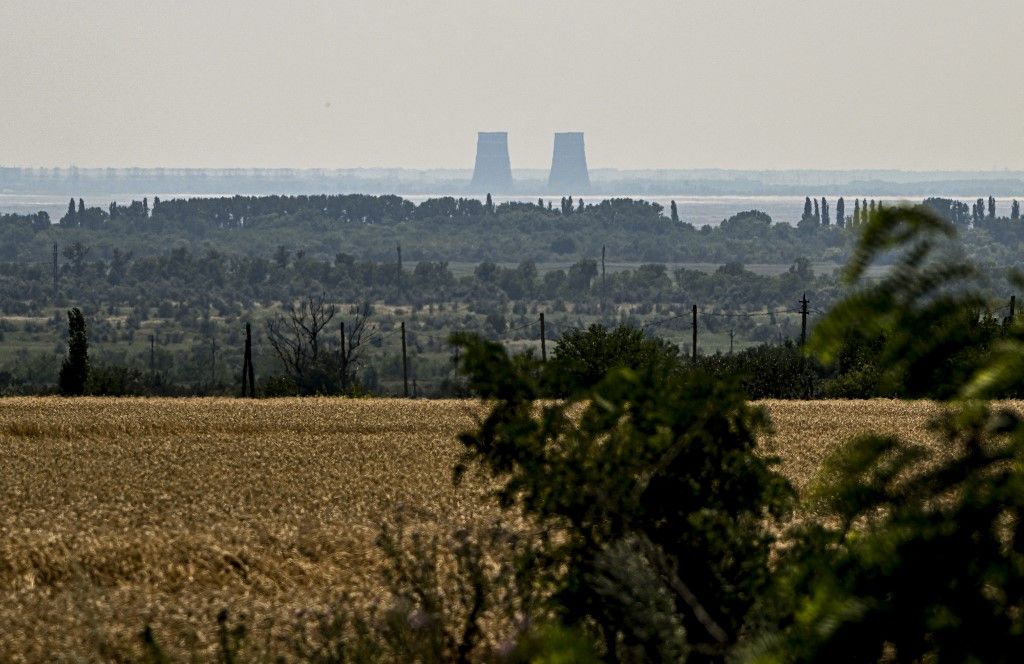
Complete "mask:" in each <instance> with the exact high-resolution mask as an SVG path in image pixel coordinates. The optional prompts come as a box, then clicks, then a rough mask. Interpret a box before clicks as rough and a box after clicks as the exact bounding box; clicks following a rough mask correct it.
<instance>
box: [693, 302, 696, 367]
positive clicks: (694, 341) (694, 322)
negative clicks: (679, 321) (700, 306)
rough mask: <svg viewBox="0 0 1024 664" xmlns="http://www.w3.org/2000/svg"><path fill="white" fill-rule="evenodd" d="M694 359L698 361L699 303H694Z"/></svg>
mask: <svg viewBox="0 0 1024 664" xmlns="http://www.w3.org/2000/svg"><path fill="white" fill-rule="evenodd" d="M693 361H694V362H696V361H697V305H696V304H695V305H693Z"/></svg>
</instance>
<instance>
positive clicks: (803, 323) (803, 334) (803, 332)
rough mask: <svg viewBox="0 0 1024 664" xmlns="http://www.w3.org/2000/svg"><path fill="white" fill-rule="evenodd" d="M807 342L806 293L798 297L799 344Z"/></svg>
mask: <svg viewBox="0 0 1024 664" xmlns="http://www.w3.org/2000/svg"><path fill="white" fill-rule="evenodd" d="M805 343H807V293H804V296H803V298H801V299H800V345H801V346H803V345H804V344H805Z"/></svg>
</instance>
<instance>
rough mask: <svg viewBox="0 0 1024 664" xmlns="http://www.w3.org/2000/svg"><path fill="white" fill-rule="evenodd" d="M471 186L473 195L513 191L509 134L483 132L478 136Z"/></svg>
mask: <svg viewBox="0 0 1024 664" xmlns="http://www.w3.org/2000/svg"><path fill="white" fill-rule="evenodd" d="M469 186H470V189H471V190H472V193H478V194H487V193H492V194H493V193H507V192H510V191H512V164H511V162H510V161H509V158H508V133H507V132H504V131H481V132H479V133H478V134H477V135H476V165H475V166H474V167H473V181H472V183H470V185H469Z"/></svg>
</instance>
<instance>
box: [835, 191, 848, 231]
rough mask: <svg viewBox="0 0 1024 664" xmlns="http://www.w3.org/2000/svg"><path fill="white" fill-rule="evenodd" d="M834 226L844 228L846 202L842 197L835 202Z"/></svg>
mask: <svg viewBox="0 0 1024 664" xmlns="http://www.w3.org/2000/svg"><path fill="white" fill-rule="evenodd" d="M836 226H838V227H839V228H843V227H844V226H846V201H844V200H843V197H842V196H840V197H839V200H838V201H836Z"/></svg>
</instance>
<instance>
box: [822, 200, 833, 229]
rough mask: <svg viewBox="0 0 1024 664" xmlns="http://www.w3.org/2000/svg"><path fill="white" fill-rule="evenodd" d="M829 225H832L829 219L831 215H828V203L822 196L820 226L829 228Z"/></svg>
mask: <svg viewBox="0 0 1024 664" xmlns="http://www.w3.org/2000/svg"><path fill="white" fill-rule="evenodd" d="M831 223H832V218H831V215H830V214H829V210H828V201H827V200H825V197H824V196H822V197H821V225H822V226H829V225H830V224H831Z"/></svg>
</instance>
